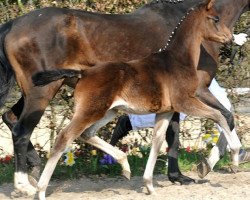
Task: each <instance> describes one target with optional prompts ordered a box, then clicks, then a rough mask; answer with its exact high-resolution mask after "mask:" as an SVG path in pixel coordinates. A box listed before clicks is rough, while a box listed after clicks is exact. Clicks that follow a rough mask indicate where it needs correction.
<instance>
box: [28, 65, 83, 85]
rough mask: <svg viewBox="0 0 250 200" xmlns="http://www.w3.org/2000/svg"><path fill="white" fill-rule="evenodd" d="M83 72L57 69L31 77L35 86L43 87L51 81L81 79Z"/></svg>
mask: <svg viewBox="0 0 250 200" xmlns="http://www.w3.org/2000/svg"><path fill="white" fill-rule="evenodd" d="M82 73H83V71H80V70H74V69H58V70H49V71H42V72H38V73H36V74H34V75H33V76H32V81H33V84H34V85H35V86H45V85H47V84H49V83H51V82H53V81H57V80H60V79H63V78H74V77H78V78H81V77H82Z"/></svg>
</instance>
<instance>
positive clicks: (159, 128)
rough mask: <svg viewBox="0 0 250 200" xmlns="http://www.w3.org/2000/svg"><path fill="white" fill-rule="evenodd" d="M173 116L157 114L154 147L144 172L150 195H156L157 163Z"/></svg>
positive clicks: (171, 114) (170, 114)
mask: <svg viewBox="0 0 250 200" xmlns="http://www.w3.org/2000/svg"><path fill="white" fill-rule="evenodd" d="M172 116H173V113H170V112H169V113H161V114H157V115H156V118H155V127H154V133H153V141H152V147H151V150H150V154H149V158H148V162H147V165H146V169H145V172H144V176H143V179H144V182H145V185H146V188H147V190H148V193H149V194H155V190H154V186H153V180H152V179H153V172H154V167H155V163H156V159H157V156H158V153H159V151H160V148H161V145H162V143H163V141H164V137H165V133H166V131H167V127H168V125H169V122H170V120H171V118H172Z"/></svg>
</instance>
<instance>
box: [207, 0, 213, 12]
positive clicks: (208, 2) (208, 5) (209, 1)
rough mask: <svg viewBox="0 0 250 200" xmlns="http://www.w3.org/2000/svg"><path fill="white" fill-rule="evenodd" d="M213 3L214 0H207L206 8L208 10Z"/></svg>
mask: <svg viewBox="0 0 250 200" xmlns="http://www.w3.org/2000/svg"><path fill="white" fill-rule="evenodd" d="M214 3H215V0H207V1H206V3H205V4H206V6H207V10H210V9H211V8H212V7H213V5H214Z"/></svg>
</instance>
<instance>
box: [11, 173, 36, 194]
mask: <svg viewBox="0 0 250 200" xmlns="http://www.w3.org/2000/svg"><path fill="white" fill-rule="evenodd" d="M14 185H15V188H16V189H17V190H18V191H20V192H21V193H23V194H25V195H28V196H32V195H34V194H35V193H36V188H35V187H33V186H32V185H31V184H30V182H29V179H28V174H27V173H24V172H15V174H14Z"/></svg>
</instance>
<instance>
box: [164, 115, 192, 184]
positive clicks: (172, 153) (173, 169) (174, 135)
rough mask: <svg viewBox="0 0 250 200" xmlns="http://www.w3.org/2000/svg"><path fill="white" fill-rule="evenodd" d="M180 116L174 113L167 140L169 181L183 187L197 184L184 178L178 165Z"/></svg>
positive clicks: (190, 179)
mask: <svg viewBox="0 0 250 200" xmlns="http://www.w3.org/2000/svg"><path fill="white" fill-rule="evenodd" d="M179 121H180V114H179V113H176V112H175V113H174V115H173V117H172V119H171V121H170V123H169V126H168V129H167V132H166V140H167V143H168V148H169V151H168V179H169V180H170V181H171V182H172V183H174V182H179V183H180V184H181V185H182V184H184V185H186V184H190V183H193V182H195V180H194V179H192V178H189V177H187V176H184V175H183V174H182V173H181V171H180V169H179V165H178V149H179V144H180V142H179V132H180V126H179Z"/></svg>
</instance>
